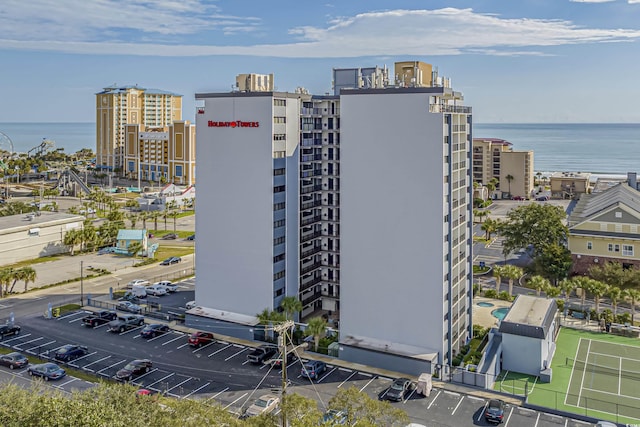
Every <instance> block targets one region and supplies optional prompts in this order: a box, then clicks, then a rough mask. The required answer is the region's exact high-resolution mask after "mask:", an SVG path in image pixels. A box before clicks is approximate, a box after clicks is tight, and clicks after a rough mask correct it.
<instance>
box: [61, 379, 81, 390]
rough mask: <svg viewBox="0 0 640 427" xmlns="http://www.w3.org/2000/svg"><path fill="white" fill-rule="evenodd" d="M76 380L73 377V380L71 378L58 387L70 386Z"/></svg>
mask: <svg viewBox="0 0 640 427" xmlns="http://www.w3.org/2000/svg"><path fill="white" fill-rule="evenodd" d="M77 380H78V379H77V378H75V377H74V378H71V379H70V380H69V381H67V382H66V383H62V384H60V385H59V386H58V387H60V388H62V387H64V386H66V385H67V384H71V383H72V382H74V381H77Z"/></svg>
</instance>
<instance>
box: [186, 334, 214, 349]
mask: <svg viewBox="0 0 640 427" xmlns="http://www.w3.org/2000/svg"><path fill="white" fill-rule="evenodd" d="M214 341H215V338H214V337H213V334H212V333H211V332H194V333H192V334H191V335H189V339H188V343H189V345H190V346H192V347H202V346H203V345H207V344H211V343H212V342H214Z"/></svg>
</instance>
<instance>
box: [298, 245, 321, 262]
mask: <svg viewBox="0 0 640 427" xmlns="http://www.w3.org/2000/svg"><path fill="white" fill-rule="evenodd" d="M321 250H322V247H321V246H315V247H313V248H311V249H309V250H306V251H304V252H301V253H300V258H301V259H304V258H306V257H308V256H311V255H313V254H317V253H318V252H320V251H321Z"/></svg>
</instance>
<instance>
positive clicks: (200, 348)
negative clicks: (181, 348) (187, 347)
mask: <svg viewBox="0 0 640 427" xmlns="http://www.w3.org/2000/svg"><path fill="white" fill-rule="evenodd" d="M215 343H216V342H215V341H211V342H210V343H209V344H205V345H203V346H202V347H198V348H196V349H195V350H193V351H192V352H191V353H196V352H198V351H200V350H202V349H203V348H207V347H209V346H210V345H213V344H215ZM187 344H189V343H187ZM225 348H226V347H225ZM214 354H215V353H214ZM209 357H211V356H209Z"/></svg>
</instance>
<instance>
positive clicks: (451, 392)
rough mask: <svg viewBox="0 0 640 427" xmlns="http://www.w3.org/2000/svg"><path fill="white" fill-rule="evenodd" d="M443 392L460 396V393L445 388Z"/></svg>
mask: <svg viewBox="0 0 640 427" xmlns="http://www.w3.org/2000/svg"><path fill="white" fill-rule="evenodd" d="M444 392H445V393H446V394H448V395H449V396H455V397H460V393H456V392H455V391H449V390H445V391H444Z"/></svg>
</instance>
